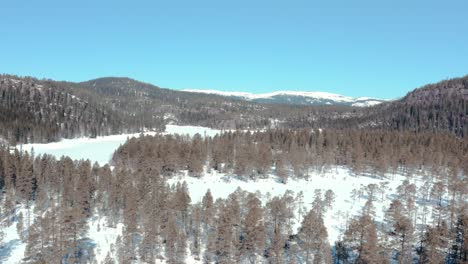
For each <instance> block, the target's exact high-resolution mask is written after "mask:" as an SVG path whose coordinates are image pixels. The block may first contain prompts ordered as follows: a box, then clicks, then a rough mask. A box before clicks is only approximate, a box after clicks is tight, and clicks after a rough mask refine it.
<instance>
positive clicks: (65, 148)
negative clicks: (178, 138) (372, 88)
mask: <svg viewBox="0 0 468 264" xmlns="http://www.w3.org/2000/svg"><path fill="white" fill-rule="evenodd" d="M219 132H220V130H216V129H211V128H207V127H199V126H178V125H167V126H166V131H165V132H164V134H183V135H189V136H193V135H195V134H197V133H198V134H200V135H201V136H214V135H216V134H218V133H219ZM156 133H157V132H145V133H143V134H145V135H155V134H156ZM139 135H140V134H139V133H135V134H122V135H112V136H104V137H97V138H74V139H62V140H61V141H59V142H53V143H47V144H25V145H18V146H16V147H17V148H18V149H20V150H23V151H28V152H31V150H32V149H34V154H35V155H38V154H50V155H53V156H55V157H56V158H57V159H59V158H60V157H62V156H69V157H70V158H72V159H75V160H80V159H89V160H90V161H91V162H93V163H94V162H98V163H99V164H100V165H104V164H106V163H108V162H109V160H110V158H111V157H112V154H113V153H114V151H115V150H116V149H117V148H118V147H119V146H120V145H122V144H124V143H125V141H127V138H132V137H138V136H139Z"/></svg>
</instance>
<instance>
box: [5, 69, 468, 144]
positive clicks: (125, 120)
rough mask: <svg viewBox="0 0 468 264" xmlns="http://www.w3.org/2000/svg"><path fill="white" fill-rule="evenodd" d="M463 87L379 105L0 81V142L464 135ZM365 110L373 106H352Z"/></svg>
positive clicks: (123, 85)
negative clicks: (206, 132) (176, 129)
mask: <svg viewBox="0 0 468 264" xmlns="http://www.w3.org/2000/svg"><path fill="white" fill-rule="evenodd" d="M467 89H468V76H465V77H463V78H457V79H452V80H447V81H442V82H439V83H436V84H431V85H427V86H425V87H422V88H420V89H416V90H415V91H413V92H410V93H408V95H406V96H405V97H404V98H402V99H400V100H395V101H387V102H383V103H380V101H379V102H375V101H373V100H374V99H370V98H356V99H355V98H350V97H345V96H340V95H335V94H328V93H318V92H309V93H299V92H275V93H269V94H263V95H252V94H248V93H230V94H221V95H220V94H212V92H208V94H207V92H206V91H205V93H200V92H199V91H197V92H193V91H191V92H187V91H176V90H171V89H164V88H160V87H157V86H155V85H152V84H148V83H143V82H139V81H136V80H132V79H129V78H115V77H107V78H99V79H95V80H90V81H87V82H81V83H72V82H58V81H53V80H38V79H35V78H31V77H18V76H12V75H0V138H1V139H2V140H0V141H2V142H11V143H15V142H23V143H26V142H50V141H56V140H59V139H60V138H73V137H80V136H89V137H94V136H100V135H109V134H119V133H130V132H132V133H136V132H140V131H143V130H148V129H149V130H162V129H164V126H165V124H167V123H176V124H181V125H197V126H206V127H212V128H217V129H253V130H255V129H264V128H303V127H307V128H335V129H341V128H356V129H385V130H401V131H407V130H409V131H416V132H426V131H430V132H449V133H452V134H455V135H457V136H461V137H465V136H466V135H467V134H468V118H467V116H468V92H467ZM246 98H248V99H246ZM286 102H289V103H286ZM379 103H380V104H379ZM365 105H373V106H371V107H353V106H365Z"/></svg>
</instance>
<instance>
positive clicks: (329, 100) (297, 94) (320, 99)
mask: <svg viewBox="0 0 468 264" xmlns="http://www.w3.org/2000/svg"><path fill="white" fill-rule="evenodd" d="M181 91H183V92H190V93H203V94H215V95H220V96H224V97H231V98H236V99H240V100H247V101H251V102H258V103H276V104H298V105H347V106H357V107H366V106H374V105H378V104H380V103H382V102H386V101H389V100H386V99H377V98H371V97H350V96H344V95H340V94H335V93H329V92H320V91H287V90H285V91H274V92H269V93H258V94H256V93H249V92H228V91H220V90H204V89H183V90H181Z"/></svg>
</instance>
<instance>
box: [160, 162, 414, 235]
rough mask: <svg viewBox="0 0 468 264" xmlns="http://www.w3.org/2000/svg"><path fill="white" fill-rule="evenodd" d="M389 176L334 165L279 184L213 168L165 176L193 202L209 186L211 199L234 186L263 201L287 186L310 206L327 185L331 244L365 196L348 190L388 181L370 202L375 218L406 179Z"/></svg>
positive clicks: (270, 180) (276, 180) (223, 196)
mask: <svg viewBox="0 0 468 264" xmlns="http://www.w3.org/2000/svg"><path fill="white" fill-rule="evenodd" d="M392 177H393V180H388V179H380V178H371V177H369V176H364V175H358V176H354V175H352V173H351V172H350V171H349V170H348V169H346V168H335V169H333V170H331V171H329V172H326V173H323V174H310V177H309V179H308V180H306V179H290V180H288V182H287V184H283V183H281V182H280V181H279V180H278V179H277V177H275V176H274V175H270V176H269V177H268V178H267V179H256V180H255V181H254V180H246V179H240V178H238V177H235V176H228V175H226V174H222V173H217V172H216V171H213V172H212V173H210V174H205V175H204V176H203V177H201V178H196V177H188V176H185V175H182V176H179V177H174V178H172V179H170V180H169V183H170V184H173V183H176V182H183V181H185V182H186V183H187V185H188V189H189V192H190V197H191V199H192V202H193V203H197V202H200V201H201V200H202V198H203V196H204V195H205V193H206V191H207V190H208V189H210V190H211V193H212V195H213V198H214V199H217V198H226V197H228V196H229V195H230V194H231V193H233V192H235V191H236V189H237V188H240V189H242V190H244V191H248V192H252V193H256V192H258V193H260V194H261V199H262V201H263V202H266V201H267V200H268V198H269V197H274V196H282V195H283V194H284V193H285V192H286V191H287V190H291V191H293V192H294V193H295V195H297V194H298V193H299V192H301V191H302V192H303V194H304V206H305V207H306V209H310V207H311V203H312V202H313V200H314V190H315V189H321V190H322V195H324V194H325V192H326V191H327V190H328V189H331V190H332V191H333V192H334V193H335V195H336V200H335V203H334V205H333V206H332V208H331V209H329V210H328V211H327V213H326V215H325V219H324V221H325V225H326V227H327V229H328V238H329V241H330V243H331V244H333V243H334V242H335V241H336V240H337V239H338V237H339V235H340V234H341V233H342V232H343V230H344V228H345V227H346V223H347V220H348V219H349V218H351V217H352V216H353V215H357V214H358V213H359V212H360V210H361V209H362V207H363V205H364V203H365V199H361V200H356V201H354V202H353V201H352V198H351V192H352V191H353V189H360V188H361V187H363V186H367V185H368V184H371V183H374V184H377V185H378V184H379V183H381V182H386V181H388V182H389V184H388V186H387V188H386V194H385V197H384V201H382V200H380V199H379V201H376V202H375V203H374V206H375V208H376V220H377V221H379V220H382V217H383V210H382V208H385V207H387V206H388V205H389V203H390V201H391V200H392V199H391V198H388V197H389V196H391V195H392V194H394V193H395V191H396V187H397V186H398V185H400V184H401V182H402V181H403V180H404V179H406V178H405V177H404V176H402V175H393V176H392ZM296 215H297V214H296ZM299 226H300V222H296V223H295V225H294V231H297V228H299Z"/></svg>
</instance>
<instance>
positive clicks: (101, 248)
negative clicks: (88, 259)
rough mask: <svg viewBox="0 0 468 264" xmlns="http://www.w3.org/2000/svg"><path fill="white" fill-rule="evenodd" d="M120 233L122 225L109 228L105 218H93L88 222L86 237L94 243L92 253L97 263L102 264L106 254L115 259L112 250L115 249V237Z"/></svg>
mask: <svg viewBox="0 0 468 264" xmlns="http://www.w3.org/2000/svg"><path fill="white" fill-rule="evenodd" d="M122 231H123V224H122V223H119V224H117V225H116V226H115V227H111V226H109V225H108V223H107V219H106V218H105V217H99V216H95V217H93V219H91V220H90V221H89V230H88V234H87V237H88V238H89V239H91V240H93V241H94V243H96V247H95V248H94V253H95V258H96V261H97V263H104V260H105V259H106V257H107V254H108V253H109V255H110V256H111V257H112V258H115V252H114V250H112V249H113V248H115V243H116V241H117V237H118V236H119V235H122Z"/></svg>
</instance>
